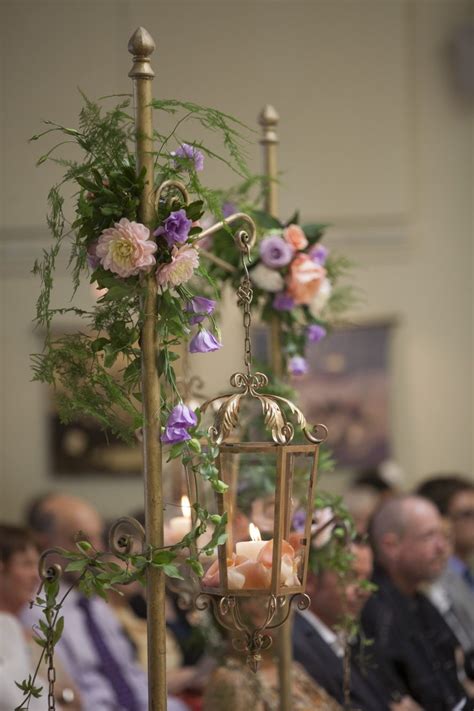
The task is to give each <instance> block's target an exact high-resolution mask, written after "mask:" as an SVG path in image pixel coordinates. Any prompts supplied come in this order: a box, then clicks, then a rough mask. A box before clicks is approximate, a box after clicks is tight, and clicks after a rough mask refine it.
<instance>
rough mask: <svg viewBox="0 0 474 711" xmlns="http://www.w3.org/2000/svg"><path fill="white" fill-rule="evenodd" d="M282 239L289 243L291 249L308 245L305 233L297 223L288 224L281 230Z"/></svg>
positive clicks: (303, 247)
mask: <svg viewBox="0 0 474 711" xmlns="http://www.w3.org/2000/svg"><path fill="white" fill-rule="evenodd" d="M283 239H284V240H285V241H286V242H288V244H291V246H292V247H293V249H305V247H307V246H308V240H307V239H306V235H305V233H304V232H303V230H302V229H301V227H300V226H299V225H288V227H286V228H285V229H284V230H283Z"/></svg>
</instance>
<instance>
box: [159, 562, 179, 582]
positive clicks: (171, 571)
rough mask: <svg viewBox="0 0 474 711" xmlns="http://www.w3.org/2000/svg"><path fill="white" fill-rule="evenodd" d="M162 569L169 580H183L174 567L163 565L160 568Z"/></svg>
mask: <svg viewBox="0 0 474 711" xmlns="http://www.w3.org/2000/svg"><path fill="white" fill-rule="evenodd" d="M162 568H163V570H164V572H165V574H166V575H167V576H168V577H169V578H178V579H179V580H184V578H183V576H182V575H181V573H180V572H179V570H178V568H177V567H176V566H175V565H170V564H165V565H163V566H162Z"/></svg>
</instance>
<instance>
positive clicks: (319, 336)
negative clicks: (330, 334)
mask: <svg viewBox="0 0 474 711" xmlns="http://www.w3.org/2000/svg"><path fill="white" fill-rule="evenodd" d="M326 334H327V331H326V329H325V328H324V326H320V325H319V324H318V323H312V324H311V326H308V328H307V330H306V337H307V339H308V341H309V342H310V343H319V341H322V340H323V338H324V337H325V336H326Z"/></svg>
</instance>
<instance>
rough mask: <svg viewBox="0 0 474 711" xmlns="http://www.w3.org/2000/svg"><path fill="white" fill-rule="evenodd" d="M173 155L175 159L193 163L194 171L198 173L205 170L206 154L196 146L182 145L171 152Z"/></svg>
mask: <svg viewBox="0 0 474 711" xmlns="http://www.w3.org/2000/svg"><path fill="white" fill-rule="evenodd" d="M171 155H172V156H173V157H174V158H185V159H186V160H190V161H193V163H194V170H196V171H197V172H199V171H201V170H203V169H204V154H203V153H201V151H199V150H198V149H197V148H195V147H194V146H190V145H189V143H182V144H181V145H180V147H179V148H178V149H177V150H176V151H171Z"/></svg>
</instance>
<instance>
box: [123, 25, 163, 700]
mask: <svg viewBox="0 0 474 711" xmlns="http://www.w3.org/2000/svg"><path fill="white" fill-rule="evenodd" d="M154 49H155V43H154V41H153V38H152V37H151V35H150V34H149V33H148V32H147V31H146V30H145V29H144V28H143V27H139V28H138V29H137V30H136V31H135V32H134V33H133V35H132V37H131V38H130V41H129V44H128V51H129V52H130V54H132V55H133V67H132V69H131V70H130V72H129V75H128V76H129V77H131V79H132V80H133V86H134V104H135V129H136V142H137V145H136V154H137V172H138V173H140V172H141V170H142V169H143V168H145V171H146V183H145V187H144V189H143V193H142V195H141V199H140V207H139V219H140V221H141V222H142V223H143V224H145V225H147V226H148V227H151V226H152V224H151V223H152V219H153V213H154V175H153V155H152V151H153V120H152V108H151V101H152V91H151V80H152V79H153V77H154V76H155V74H154V72H153V69H152V68H151V66H150V55H151V54H152V52H153V50H154ZM143 283H144V286H145V287H146V293H145V296H144V300H143V307H144V312H145V317H144V324H143V330H142V334H141V348H142V393H143V416H144V423H143V469H144V480H145V528H146V540H147V543H150V544H152V545H153V546H162V545H163V491H162V464H161V442H160V379H159V375H158V371H157V367H156V351H157V343H158V338H157V318H158V314H157V299H156V296H157V284H156V280H155V276H154V274H153V273H150V274H148V275H146V276H145V277H144V279H143ZM147 604H148V614H147V618H148V619H147V634H148V708H149V711H166V626H165V578H164V573H163V572H162V571H159V570H156V569H150V570H149V571H148V575H147Z"/></svg>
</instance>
